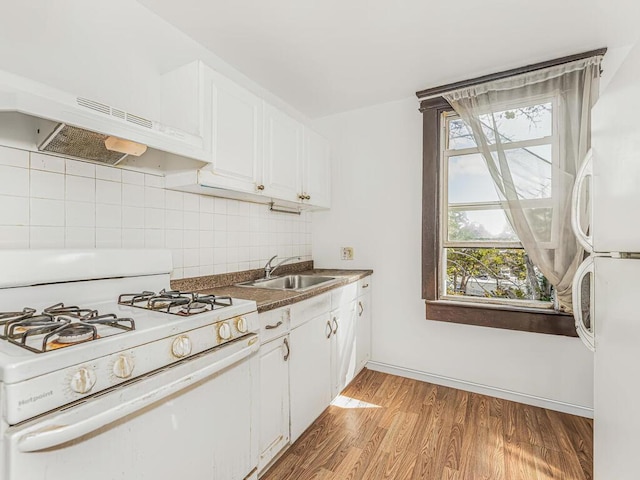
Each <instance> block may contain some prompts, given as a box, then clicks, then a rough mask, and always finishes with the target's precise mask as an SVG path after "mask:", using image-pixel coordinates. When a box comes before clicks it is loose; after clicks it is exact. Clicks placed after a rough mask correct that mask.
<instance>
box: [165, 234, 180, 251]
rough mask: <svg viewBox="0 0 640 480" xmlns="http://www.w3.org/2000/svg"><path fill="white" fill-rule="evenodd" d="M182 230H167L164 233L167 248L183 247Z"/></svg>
mask: <svg viewBox="0 0 640 480" xmlns="http://www.w3.org/2000/svg"><path fill="white" fill-rule="evenodd" d="M183 243H184V242H183V233H182V230H167V231H165V234H164V246H165V247H166V248H172V249H176V248H182V246H183Z"/></svg>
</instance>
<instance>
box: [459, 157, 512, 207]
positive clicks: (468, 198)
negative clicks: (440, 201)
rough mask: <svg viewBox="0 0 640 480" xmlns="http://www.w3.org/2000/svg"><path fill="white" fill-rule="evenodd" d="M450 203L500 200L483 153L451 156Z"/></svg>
mask: <svg viewBox="0 0 640 480" xmlns="http://www.w3.org/2000/svg"><path fill="white" fill-rule="evenodd" d="M447 174H448V176H449V178H448V190H447V192H448V195H449V199H448V203H471V202H495V201H498V200H500V198H499V197H498V192H497V191H496V187H495V185H494V183H493V179H492V178H491V175H490V174H489V169H488V168H487V164H486V162H485V161H484V159H483V158H482V155H480V154H479V153H475V154H472V155H459V156H455V157H449V165H448V172H447Z"/></svg>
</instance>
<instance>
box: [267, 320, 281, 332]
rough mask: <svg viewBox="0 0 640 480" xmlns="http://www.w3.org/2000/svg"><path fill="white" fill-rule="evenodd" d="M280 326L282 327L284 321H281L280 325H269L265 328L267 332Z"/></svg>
mask: <svg viewBox="0 0 640 480" xmlns="http://www.w3.org/2000/svg"><path fill="white" fill-rule="evenodd" d="M280 325H282V320H280V321H279V322H278V323H276V324H275V325H267V326H266V327H264V328H265V330H273V329H274V328H278V327H279V326H280Z"/></svg>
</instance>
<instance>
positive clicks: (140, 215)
mask: <svg viewBox="0 0 640 480" xmlns="http://www.w3.org/2000/svg"><path fill="white" fill-rule="evenodd" d="M122 228H136V229H143V228H144V208H143V207H130V206H128V205H124V206H123V207H122ZM143 239H144V235H143ZM143 243H144V241H143Z"/></svg>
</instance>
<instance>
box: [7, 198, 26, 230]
mask: <svg viewBox="0 0 640 480" xmlns="http://www.w3.org/2000/svg"><path fill="white" fill-rule="evenodd" d="M0 225H14V226H20V225H24V226H28V225H29V199H28V198H26V197H12V196H9V195H0Z"/></svg>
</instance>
